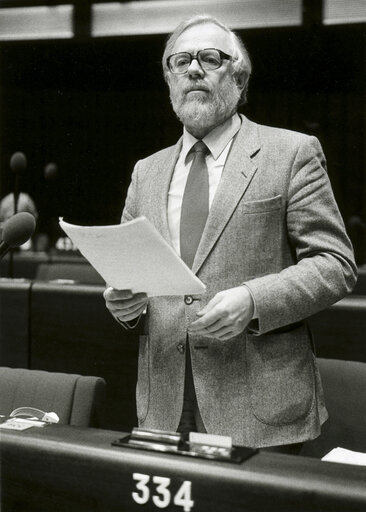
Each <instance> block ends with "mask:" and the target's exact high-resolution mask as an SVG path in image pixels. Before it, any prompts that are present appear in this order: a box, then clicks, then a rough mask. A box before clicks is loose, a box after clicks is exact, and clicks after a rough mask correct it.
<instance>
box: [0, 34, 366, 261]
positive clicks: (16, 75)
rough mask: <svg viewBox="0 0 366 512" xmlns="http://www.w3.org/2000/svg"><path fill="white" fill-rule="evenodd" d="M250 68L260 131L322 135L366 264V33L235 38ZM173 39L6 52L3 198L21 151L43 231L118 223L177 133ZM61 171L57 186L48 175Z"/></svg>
mask: <svg viewBox="0 0 366 512" xmlns="http://www.w3.org/2000/svg"><path fill="white" fill-rule="evenodd" d="M239 34H240V35H241V36H242V37H243V39H244V41H245V42H246V44H247V47H248V49H249V52H250V54H251V57H252V61H253V68H254V70H253V78H252V81H251V84H250V88H249V103H248V105H247V106H245V107H244V108H242V109H241V111H242V112H243V113H245V114H246V115H247V116H248V117H249V118H251V119H253V120H255V121H257V122H260V123H264V124H269V125H276V126H280V127H284V128H289V129H295V130H299V131H302V132H305V133H309V134H314V135H316V136H318V137H319V139H320V141H321V143H322V145H323V148H324V150H325V153H326V156H327V160H328V170H329V176H330V179H331V181H332V184H333V188H334V192H335V195H336V198H337V200H338V204H339V206H340V209H341V212H342V214H343V216H344V219H345V221H346V222H347V223H349V220H350V219H351V223H350V224H351V225H350V226H349V228H350V234H351V236H352V239H353V242H354V245H355V248H356V251H357V259H358V261H359V262H360V263H365V262H366V253H365V241H364V231H362V229H361V230H360V228H359V226H355V225H354V222H352V221H353V220H354V217H355V216H357V217H359V218H360V219H363V221H364V222H365V221H366V206H365V205H366V201H365V199H366V186H365V169H366V165H365V163H366V162H365V142H366V133H365V132H366V127H365V117H364V116H365V111H366V100H365V97H366V95H365V93H366V80H365V78H366V59H365V57H366V49H365V31H364V27H362V26H360V25H348V26H333V27H324V26H323V27H317V28H313V29H309V28H305V27H293V28H286V29H283V28H278V29H276V28H271V29H250V30H246V31H244V32H241V31H239ZM164 41H165V36H163V35H149V36H134V37H123V38H122V37H115V38H108V39H102V38H101V39H93V40H91V39H90V40H88V41H84V42H83V41H79V42H78V41H75V40H70V41H56V40H54V41H50V40H48V41H39V42H34V41H31V42H29V41H27V42H3V43H2V44H1V46H0V70H1V71H0V73H1V75H0V112H1V119H0V147H1V151H0V165H1V169H0V192H1V194H0V197H2V196H3V195H5V194H6V193H7V192H9V191H11V190H12V187H13V181H14V175H13V173H12V172H11V171H10V169H9V159H10V157H11V155H12V154H13V153H14V152H15V151H23V152H24V153H25V154H26V155H27V159H28V171H27V174H26V176H25V177H24V178H23V179H22V182H21V188H22V189H23V190H24V191H26V192H29V193H30V194H31V195H32V197H33V198H34V200H35V202H36V204H37V206H38V208H39V211H40V227H41V229H44V230H50V229H51V227H50V219H52V218H56V217H58V216H59V215H61V216H64V217H65V218H66V220H68V221H70V222H75V223H81V224H109V223H116V222H118V221H119V218H120V213H121V209H122V207H123V204H124V199H125V195H126V191H127V187H128V183H129V180H130V174H131V172H132V169H133V165H134V163H135V162H136V161H137V160H138V159H139V158H142V157H144V156H147V155H148V154H150V153H152V152H154V151H156V150H158V149H160V148H162V147H164V146H167V145H170V144H174V143H175V141H176V140H177V138H178V137H179V136H180V133H181V126H180V124H179V122H178V121H177V120H176V118H175V116H174V114H173V113H172V110H171V108H170V104H169V98H168V91H167V87H166V85H165V83H164V81H163V78H162V73H161V65H160V58H161V54H162V51H163V45H164ZM49 162H55V163H56V164H57V166H58V169H59V173H58V176H57V179H56V180H55V181H52V182H47V181H46V180H45V178H44V167H45V165H46V164H47V163H49Z"/></svg>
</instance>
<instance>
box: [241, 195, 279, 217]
mask: <svg viewBox="0 0 366 512" xmlns="http://www.w3.org/2000/svg"><path fill="white" fill-rule="evenodd" d="M281 207H282V196H281V195H279V196H274V197H269V198H267V199H259V200H257V201H244V202H243V203H242V211H243V213H266V212H272V211H274V210H279V209H280V208H281Z"/></svg>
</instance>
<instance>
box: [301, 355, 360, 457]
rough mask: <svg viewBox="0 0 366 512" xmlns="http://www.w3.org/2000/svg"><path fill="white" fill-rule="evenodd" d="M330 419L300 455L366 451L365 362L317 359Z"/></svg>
mask: <svg viewBox="0 0 366 512" xmlns="http://www.w3.org/2000/svg"><path fill="white" fill-rule="evenodd" d="M318 364H319V370H320V375H321V378H322V382H323V388H324V397H325V404H326V407H327V409H328V413H329V419H328V421H326V422H325V424H324V425H323V427H322V432H321V435H320V436H319V437H318V438H317V439H314V440H313V441H308V442H306V443H305V444H304V446H303V449H302V451H301V455H305V456H310V457H318V458H321V457H323V456H324V455H325V454H326V453H328V452H330V451H331V450H332V449H333V448H336V447H341V448H347V449H349V450H355V451H359V452H366V363H360V362H355V361H343V360H336V359H321V358H318Z"/></svg>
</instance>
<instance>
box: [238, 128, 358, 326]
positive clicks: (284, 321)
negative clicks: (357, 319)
mask: <svg viewBox="0 0 366 512" xmlns="http://www.w3.org/2000/svg"><path fill="white" fill-rule="evenodd" d="M286 226H287V236H288V240H289V244H290V247H291V249H292V250H293V254H294V257H295V263H294V264H293V265H290V266H288V267H287V268H284V269H283V270H282V271H281V272H279V273H275V274H269V275H265V276H261V277H258V278H254V279H251V280H249V281H246V282H245V283H243V284H245V285H246V286H247V287H248V288H249V289H250V291H251V293H252V296H253V298H254V301H255V304H256V309H257V316H258V326H257V327H258V330H257V332H256V333H257V334H264V333H266V332H268V331H271V330H274V329H278V328H281V327H284V326H286V325H289V324H293V323H296V322H299V321H300V320H303V319H305V318H307V317H309V316H311V315H312V314H314V313H316V312H317V311H320V310H321V309H324V308H326V307H328V306H330V305H331V304H333V303H334V302H337V301H338V300H340V299H341V298H342V297H344V296H345V295H346V294H347V293H349V292H350V291H352V288H353V287H354V285H355V283H356V278H357V268H356V264H355V261H354V255H353V249H352V245H351V242H350V240H349V238H348V236H347V234H346V231H345V226H344V223H343V220H342V217H341V215H340V212H339V210H338V207H337V204H336V202H335V199H334V196H333V192H332V188H331V185H330V182H329V179H328V175H327V173H326V170H325V158H324V155H323V152H322V149H321V146H320V143H319V141H318V140H317V139H316V138H315V137H306V138H305V139H302V141H301V143H300V145H299V148H298V150H297V154H296V157H295V160H294V162H293V165H292V171H291V177H290V181H289V186H288V197H287V212H286Z"/></svg>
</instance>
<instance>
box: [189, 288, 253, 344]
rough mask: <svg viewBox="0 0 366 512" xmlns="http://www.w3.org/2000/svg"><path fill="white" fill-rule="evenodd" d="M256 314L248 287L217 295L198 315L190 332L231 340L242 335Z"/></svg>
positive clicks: (232, 289)
mask: <svg viewBox="0 0 366 512" xmlns="http://www.w3.org/2000/svg"><path fill="white" fill-rule="evenodd" d="M253 313H254V302H253V298H252V296H251V294H250V292H249V290H248V288H247V287H246V286H238V287H236V288H230V289H229V290H223V291H222V292H219V293H217V294H216V295H215V296H214V297H213V298H212V299H211V300H210V302H209V303H208V304H207V305H206V306H205V307H204V308H203V309H201V311H199V312H198V313H197V315H198V316H199V317H200V318H199V319H198V320H195V321H194V322H193V323H192V324H191V325H190V326H189V329H188V330H189V332H191V333H192V334H199V335H202V336H205V337H209V338H218V339H220V340H229V339H230V338H233V337H234V336H237V335H238V334H240V333H241V332H242V331H243V330H244V329H245V327H246V326H247V325H248V323H249V322H250V321H251V319H252V317H253Z"/></svg>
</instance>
